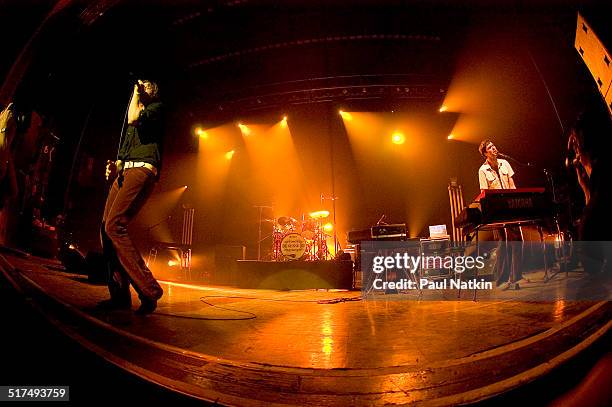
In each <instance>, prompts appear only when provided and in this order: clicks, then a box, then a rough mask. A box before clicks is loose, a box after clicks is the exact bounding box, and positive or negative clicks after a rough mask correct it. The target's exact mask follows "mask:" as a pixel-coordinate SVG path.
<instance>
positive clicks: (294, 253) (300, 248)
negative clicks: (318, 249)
mask: <svg viewBox="0 0 612 407" xmlns="http://www.w3.org/2000/svg"><path fill="white" fill-rule="evenodd" d="M305 252H306V240H305V239H304V238H303V237H302V236H301V235H300V234H299V233H288V234H287V235H285V237H283V240H282V241H281V254H282V255H283V257H284V258H285V259H286V260H299V259H301V258H302V257H304V253H305Z"/></svg>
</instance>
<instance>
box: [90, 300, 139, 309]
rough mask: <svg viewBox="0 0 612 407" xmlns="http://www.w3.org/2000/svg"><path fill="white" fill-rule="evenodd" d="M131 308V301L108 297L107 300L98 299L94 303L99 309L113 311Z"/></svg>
mask: <svg viewBox="0 0 612 407" xmlns="http://www.w3.org/2000/svg"><path fill="white" fill-rule="evenodd" d="M130 308H132V302H131V301H119V300H114V299H112V298H109V299H108V300H103V301H100V302H99V303H98V304H97V305H96V309H99V310H101V311H115V310H120V309H130Z"/></svg>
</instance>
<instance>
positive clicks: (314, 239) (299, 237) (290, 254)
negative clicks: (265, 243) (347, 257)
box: [270, 211, 330, 261]
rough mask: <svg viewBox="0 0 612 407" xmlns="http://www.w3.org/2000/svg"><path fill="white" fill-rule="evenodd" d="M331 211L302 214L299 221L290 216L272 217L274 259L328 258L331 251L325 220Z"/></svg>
mask: <svg viewBox="0 0 612 407" xmlns="http://www.w3.org/2000/svg"><path fill="white" fill-rule="evenodd" d="M327 217H329V211H316V212H311V213H309V214H308V215H306V214H304V215H302V220H301V221H298V220H296V219H295V218H292V217H290V216H281V217H279V218H276V219H270V221H272V222H273V223H274V226H273V229H272V241H273V243H272V260H275V261H288V260H326V259H328V258H329V256H330V253H329V249H328V247H327V239H328V238H329V237H330V235H327V234H326V233H325V230H324V227H323V221H324V219H325V218H327Z"/></svg>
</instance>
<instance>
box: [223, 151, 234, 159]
mask: <svg viewBox="0 0 612 407" xmlns="http://www.w3.org/2000/svg"><path fill="white" fill-rule="evenodd" d="M234 153H235V151H234V150H231V151H228V152H227V153H225V159H226V160H231V159H232V157H234Z"/></svg>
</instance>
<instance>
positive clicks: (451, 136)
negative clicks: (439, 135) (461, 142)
mask: <svg viewBox="0 0 612 407" xmlns="http://www.w3.org/2000/svg"><path fill="white" fill-rule="evenodd" d="M454 138H455V136H454V135H453V134H449V135H448V137H447V139H449V140H453V139H454Z"/></svg>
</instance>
